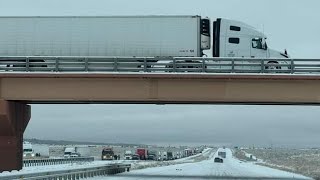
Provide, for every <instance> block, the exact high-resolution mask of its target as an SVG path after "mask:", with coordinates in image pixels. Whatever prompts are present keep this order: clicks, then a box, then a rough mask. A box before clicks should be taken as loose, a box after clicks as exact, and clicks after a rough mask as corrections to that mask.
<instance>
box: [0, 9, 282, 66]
mask: <svg viewBox="0 0 320 180" xmlns="http://www.w3.org/2000/svg"><path fill="white" fill-rule="evenodd" d="M211 24H212V26H211ZM0 27H1V28H0V56H111V57H160V58H168V57H203V56H204V55H205V54H206V53H207V52H206V50H210V49H211V51H212V56H213V57H245V58H279V59H280V58H287V57H288V56H287V54H286V53H281V52H278V51H275V50H272V49H270V48H269V47H268V46H267V43H266V36H265V35H264V34H263V33H261V32H259V31H258V30H256V29H255V28H253V27H251V26H249V25H247V24H245V23H242V22H238V21H234V20H227V19H221V18H218V19H215V20H214V21H213V23H211V22H210V19H209V18H203V17H201V16H197V15H196V16H61V17H54V16H43V17H41V16H33V17H18V16H15V17H0ZM209 54H211V53H208V55H207V56H210V55H209ZM2 59H3V58H2ZM40 61H41V60H40ZM270 63H285V62H284V61H283V60H282V61H280V60H279V62H278V61H276V62H274V60H272V61H270Z"/></svg>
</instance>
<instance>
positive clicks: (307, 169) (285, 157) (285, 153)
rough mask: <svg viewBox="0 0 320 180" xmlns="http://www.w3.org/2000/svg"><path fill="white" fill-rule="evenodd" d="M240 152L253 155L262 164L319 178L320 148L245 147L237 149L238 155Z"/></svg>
mask: <svg viewBox="0 0 320 180" xmlns="http://www.w3.org/2000/svg"><path fill="white" fill-rule="evenodd" d="M239 152H240V153H239ZM241 153H242V154H243V153H250V154H253V155H255V156H256V157H257V158H258V163H261V164H262V165H266V166H269V167H272V168H276V169H281V170H286V171H290V172H295V173H301V174H303V175H306V176H309V177H313V178H314V179H320V149H315V148H313V149H289V148H273V149H261V148H260V149H259V148H256V149H245V150H242V151H240V150H238V151H237V154H238V157H240V156H241ZM240 158H241V157H240ZM244 159H245V158H244Z"/></svg>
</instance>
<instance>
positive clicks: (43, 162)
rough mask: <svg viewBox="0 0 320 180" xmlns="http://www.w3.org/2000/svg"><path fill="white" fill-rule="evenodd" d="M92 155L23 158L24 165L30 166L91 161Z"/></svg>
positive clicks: (92, 159)
mask: <svg viewBox="0 0 320 180" xmlns="http://www.w3.org/2000/svg"><path fill="white" fill-rule="evenodd" d="M92 161H94V157H76V158H59V159H28V160H23V166H24V167H30V166H46V165H58V164H71V163H78V162H92Z"/></svg>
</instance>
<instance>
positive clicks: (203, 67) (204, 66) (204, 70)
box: [202, 58, 206, 72]
mask: <svg viewBox="0 0 320 180" xmlns="http://www.w3.org/2000/svg"><path fill="white" fill-rule="evenodd" d="M202 72H206V62H205V60H204V59H203V58H202Z"/></svg>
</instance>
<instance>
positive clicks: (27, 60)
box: [26, 57, 30, 72]
mask: <svg viewBox="0 0 320 180" xmlns="http://www.w3.org/2000/svg"><path fill="white" fill-rule="evenodd" d="M29 63H30V62H29V57H27V58H26V71H27V72H29V67H30V65H29Z"/></svg>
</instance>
